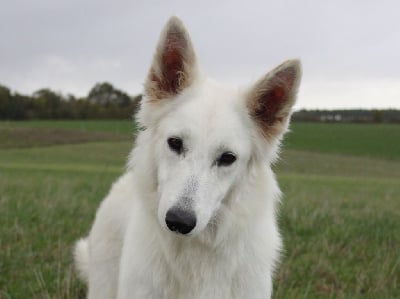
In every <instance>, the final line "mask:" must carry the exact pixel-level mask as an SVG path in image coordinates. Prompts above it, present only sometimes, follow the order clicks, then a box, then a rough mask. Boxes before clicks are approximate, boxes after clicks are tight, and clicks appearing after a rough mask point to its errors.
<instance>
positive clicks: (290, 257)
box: [0, 122, 400, 299]
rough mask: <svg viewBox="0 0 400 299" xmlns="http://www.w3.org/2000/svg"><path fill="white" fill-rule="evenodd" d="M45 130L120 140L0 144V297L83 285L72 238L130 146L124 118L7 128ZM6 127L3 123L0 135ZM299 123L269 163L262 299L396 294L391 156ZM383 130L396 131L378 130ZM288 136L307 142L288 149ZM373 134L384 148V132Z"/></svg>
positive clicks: (398, 204)
mask: <svg viewBox="0 0 400 299" xmlns="http://www.w3.org/2000/svg"><path fill="white" fill-rule="evenodd" d="M78 123H80V124H79V125H77V124H78ZM53 124H54V126H57V127H58V128H62V129H72V128H71V126H75V129H76V130H79V131H80V130H84V131H85V130H86V131H89V132H90V131H102V130H106V131H108V132H110V128H111V127H113V126H114V127H113V128H114V129H111V132H113V130H116V129H115V128H119V129H118V130H116V131H115V132H116V134H126V135H125V136H126V137H127V141H102V142H89V143H84V144H73V145H71V144H67V145H53V146H46V147H33V148H8V149H0V233H1V234H0V298H1V299H3V298H17V299H18V298H82V296H83V294H84V290H85V288H84V286H83V285H82V284H81V283H79V281H78V280H77V278H76V276H75V274H74V272H73V268H72V256H71V250H72V246H73V242H74V241H75V240H76V239H77V238H79V237H81V236H84V235H85V234H86V233H87V232H88V230H89V228H90V225H91V223H92V221H93V217H94V214H95V211H96V209H97V207H98V204H99V202H100V201H101V199H102V198H103V197H104V196H105V194H106V193H107V192H108V190H109V188H110V184H111V183H112V182H113V181H114V180H115V179H116V178H117V177H118V175H119V174H121V173H122V172H123V170H124V164H125V161H126V157H127V154H128V152H129V150H130V148H131V146H132V141H130V140H129V139H128V138H129V135H131V133H130V132H129V133H128V128H129V127H131V125H132V123H130V122H121V123H120V124H118V122H103V123H102V122H88V123H85V122H73V124H71V123H70V122H64V123H63V122H54V123H53V122H36V123H34V124H33V123H17V124H16V126H19V127H24V126H25V127H33V126H36V127H40V126H42V127H49V126H53ZM112 124H113V125H112ZM14 125H15V123H4V122H3V123H0V129H1V128H2V127H3V128H4V127H5V126H7V127H8V128H11V127H14ZM302 126H303V124H295V125H294V126H293V128H292V130H293V132H292V133H291V135H290V140H288V145H289V146H288V147H287V148H285V149H284V151H283V154H282V159H281V161H280V162H279V163H278V165H276V166H275V167H274V168H275V171H276V172H277V173H278V179H279V182H280V184H281V186H282V189H283V193H284V198H283V201H282V206H281V212H280V225H281V229H282V235H283V237H284V240H285V253H284V258H283V260H282V263H281V265H280V267H279V271H278V272H277V275H276V280H275V295H274V298H289V299H292V298H293V299H295V298H296V299H298V298H311V299H312V298H360V299H361V298H371V299H375V298H400V255H399V248H400V247H399V246H400V245H399V244H400V234H399V233H398V230H399V227H400V183H399V182H400V161H399V155H400V154H397V156H396V155H394V156H392V154H393V153H392V154H390V153H389V152H385V153H383V154H382V153H379V152H376V153H374V154H370V151H369V150H365V151H364V152H363V153H362V154H357V153H356V152H354V149H351V148H347V147H348V146H349V145H352V143H351V139H350V138H349V139H348V141H347V143H346V144H347V145H346V146H341V147H337V148H336V151H334V152H331V151H327V150H325V145H323V144H318V143H313V142H314V141H313V139H312V138H311V137H310V136H309V135H308V134H314V133H315V132H314V129H315V130H316V128H317V127H320V126H322V127H323V126H328V127H329V126H332V128H331V130H334V131H336V132H339V131H340V130H341V134H340V135H343V136H349V135H351V134H353V130H352V129H353V128H351V126H350V128H348V127H347V126H337V125H316V127H315V128H308V127H307V126H308V125H306V126H305V127H302ZM328 127H326V128H324V129H323V130H330V129H329V128H328ZM356 127H357V128H358V125H356ZM82 128H83V129H82ZM394 128H399V127H396V126H393V127H392V126H388V127H387V128H385V130H388V131H387V132H389V131H392V130H393V129H394ZM364 129H365V130H366V131H370V128H369V127H366V128H364ZM357 130H359V129H357ZM378 130H380V129H378ZM349 131H350V133H349ZM297 134H299V135H302V137H303V139H305V140H309V141H308V142H309V145H307V144H305V142H303V141H302V140H297V141H296V142H294V140H296V138H299V139H300V137H298V136H296V135H297ZM315 134H316V133H315ZM320 134H321V135H323V134H322V133H320ZM378 135H379V134H378ZM360 136H361V135H360ZM383 136H386V138H387V140H383V141H384V142H386V143H390V142H392V140H391V138H392V137H391V135H390V134H389V133H386V134H383ZM320 138H322V137H320ZM365 138H367V139H368V140H370V141H371V139H370V136H369V135H365V136H364V139H365ZM360 142H366V141H365V140H364V141H360ZM302 143H304V146H306V147H307V146H308V147H310V148H312V150H313V151H310V150H309V148H302V147H301V145H302ZM370 143H371V142H370ZM17 146H18V145H17ZM366 148H367V149H368V148H370V147H368V146H367V147H366ZM338 153H339V154H338ZM346 153H348V154H349V155H346Z"/></svg>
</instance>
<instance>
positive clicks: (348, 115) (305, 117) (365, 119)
mask: <svg viewBox="0 0 400 299" xmlns="http://www.w3.org/2000/svg"><path fill="white" fill-rule="evenodd" d="M292 119H293V121H302V122H331V123H332V122H342V123H400V110H397V109H370V110H366V109H346V110H344V109H342V110H305V109H303V110H300V111H297V112H295V113H294V114H293V117H292Z"/></svg>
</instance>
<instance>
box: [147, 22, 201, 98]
mask: <svg viewBox="0 0 400 299" xmlns="http://www.w3.org/2000/svg"><path fill="white" fill-rule="evenodd" d="M196 71H197V62H196V54H195V51H194V48H193V46H192V42H191V41H190V37H189V34H188V32H187V31H186V29H185V27H184V25H183V23H182V22H181V20H179V19H178V18H177V17H171V18H170V19H169V21H168V23H167V24H166V25H165V27H164V30H163V31H162V33H161V36H160V40H159V42H158V45H157V49H156V53H155V55H154V58H153V63H152V66H151V68H150V71H149V74H148V77H147V81H146V83H145V93H146V96H147V98H148V100H149V101H157V100H160V99H164V98H168V97H172V96H174V95H177V94H178V93H180V92H181V91H182V90H183V89H185V88H186V87H188V86H189V85H190V84H191V83H192V81H193V79H194V77H195V75H196Z"/></svg>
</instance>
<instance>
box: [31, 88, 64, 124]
mask: <svg viewBox="0 0 400 299" xmlns="http://www.w3.org/2000/svg"><path fill="white" fill-rule="evenodd" d="M62 101H63V97H62V95H61V94H58V93H56V92H54V91H52V90H50V89H48V88H43V89H40V90H38V91H36V92H34V93H33V102H34V107H35V110H36V112H37V114H38V116H39V117H40V118H54V119H57V118H60V107H61V105H62Z"/></svg>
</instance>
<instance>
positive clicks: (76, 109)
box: [0, 82, 142, 120]
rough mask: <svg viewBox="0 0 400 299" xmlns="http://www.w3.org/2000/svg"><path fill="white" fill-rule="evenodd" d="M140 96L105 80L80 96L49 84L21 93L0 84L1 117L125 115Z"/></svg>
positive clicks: (84, 117)
mask: <svg viewBox="0 0 400 299" xmlns="http://www.w3.org/2000/svg"><path fill="white" fill-rule="evenodd" d="M141 98H142V95H137V96H130V95H128V94H127V93H125V92H123V91H121V90H119V89H117V88H115V87H114V86H113V85H112V84H110V83H107V82H103V83H97V84H96V85H95V86H94V87H93V88H92V89H91V90H90V91H89V93H88V95H87V96H86V97H81V98H77V97H75V96H73V95H63V94H61V93H59V92H55V91H53V90H51V89H48V88H43V89H40V90H38V91H36V92H34V93H33V94H32V95H23V94H20V93H17V92H12V91H11V90H10V89H9V88H8V87H6V86H3V85H0V120H33V119H128V118H131V117H132V115H133V114H134V113H135V112H136V111H137V109H138V107H139V104H140V100H141Z"/></svg>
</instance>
